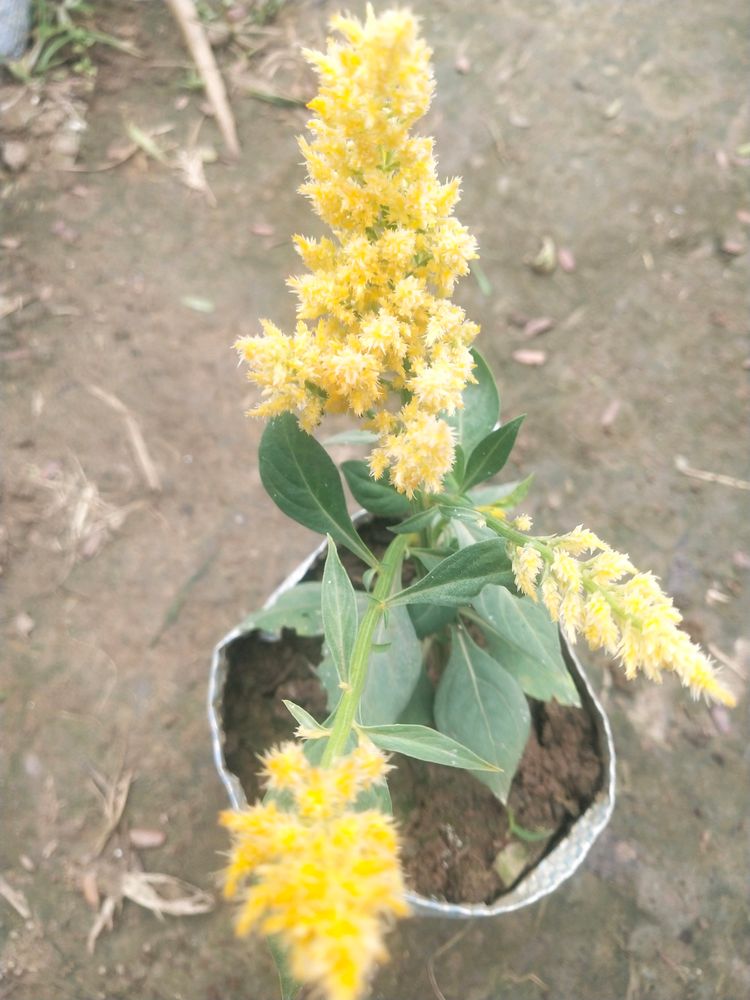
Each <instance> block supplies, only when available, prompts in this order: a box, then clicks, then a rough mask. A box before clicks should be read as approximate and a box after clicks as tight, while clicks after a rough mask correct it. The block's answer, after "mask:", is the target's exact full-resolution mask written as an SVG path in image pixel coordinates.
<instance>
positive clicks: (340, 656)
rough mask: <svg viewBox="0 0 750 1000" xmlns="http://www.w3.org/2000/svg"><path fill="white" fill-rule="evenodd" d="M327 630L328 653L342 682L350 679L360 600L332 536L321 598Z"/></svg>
mask: <svg viewBox="0 0 750 1000" xmlns="http://www.w3.org/2000/svg"><path fill="white" fill-rule="evenodd" d="M321 610H322V613H323V628H324V631H325V637H326V646H327V647H328V652H329V654H330V656H331V657H332V659H333V662H334V664H335V666H336V670H337V672H338V675H339V678H340V680H346V679H347V677H348V676H349V661H350V660H351V658H352V650H353V649H354V641H355V639H356V638H357V625H358V616H357V598H356V596H355V593H354V587H353V586H352V582H351V580H350V579H349V577H348V575H347V572H346V570H345V569H344V567H343V566H342V565H341V560H340V559H339V554H338V552H337V551H336V543H335V542H334V540H333V539H332V538H331V536H330V535H329V536H328V555H327V556H326V564H325V567H324V568H323V592H322V597H321Z"/></svg>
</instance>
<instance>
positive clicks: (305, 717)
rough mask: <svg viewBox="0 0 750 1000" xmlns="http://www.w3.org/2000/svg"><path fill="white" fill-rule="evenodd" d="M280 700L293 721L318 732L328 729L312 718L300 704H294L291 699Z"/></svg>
mask: <svg viewBox="0 0 750 1000" xmlns="http://www.w3.org/2000/svg"><path fill="white" fill-rule="evenodd" d="M282 701H283V702H284V706H285V708H286V710H287V711H288V712H289V714H290V715H291V716H292V718H293V719H294V721H295V722H296V723H297V724H298V725H300V726H302V727H303V728H304V729H311V730H314V731H315V732H319V733H325V732H327V731H328V730H327V729H326V728H325V726H321V724H320V723H319V722H318V720H317V719H314V718H313V717H312V715H310V713H309V712H308V711H307V710H306V709H304V708H302V706H301V705H295V704H294V702H293V701H288V700H287V699H286V698H283V699H282Z"/></svg>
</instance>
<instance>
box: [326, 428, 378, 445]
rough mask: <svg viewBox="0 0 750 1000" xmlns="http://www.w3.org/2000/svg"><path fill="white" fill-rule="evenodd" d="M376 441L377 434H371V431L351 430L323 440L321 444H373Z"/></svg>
mask: <svg viewBox="0 0 750 1000" xmlns="http://www.w3.org/2000/svg"><path fill="white" fill-rule="evenodd" d="M377 440H378V436H377V434H373V432H372V431H359V430H351V431H341V432H340V433H339V434H332V435H331V436H330V437H327V438H324V439H323V444H324V445H329V444H375V442H376V441H377Z"/></svg>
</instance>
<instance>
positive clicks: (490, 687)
mask: <svg viewBox="0 0 750 1000" xmlns="http://www.w3.org/2000/svg"><path fill="white" fill-rule="evenodd" d="M464 551H469V550H467V549H465V550H464ZM435 722H436V724H437V728H438V729H439V730H440V732H442V733H445V735H446V736H451V737H452V738H453V739H454V740H458V741H459V742H460V743H463V744H464V745H465V746H467V747H468V748H469V749H470V750H473V751H474V753H476V754H478V755H479V756H480V757H482V759H483V760H487V761H490V762H491V763H492V764H495V765H497V767H499V768H501V772H500V773H498V772H494V773H488V772H486V771H475V772H474V773H475V775H476V777H477V778H479V780H480V781H483V782H484V784H485V785H487V786H488V787H489V788H490V789H491V790H492V792H493V793H494V794H495V795H496V796H497V797H498V798H499V799H500V801H501V802H503V803H504V802H506V801H507V799H508V794H509V792H510V785H511V782H512V781H513V776H514V774H515V773H516V768H517V767H518V762H519V761H520V759H521V755H522V754H523V750H524V747H525V746H526V741H527V739H528V737H529V730H530V725H531V720H530V715H529V706H528V703H527V701H526V698H525V696H524V693H523V691H522V690H521V688H520V687H519V686H518V684H517V683H516V682H515V681H514V680H513V678H512V677H511V676H510V674H508V673H506V671H505V670H503V669H502V667H499V666H498V665H497V663H495V661H494V660H493V659H492V658H491V657H490V656H489V654H488V653H486V652H485V651H484V650H483V649H480V648H479V646H477V645H476V643H474V642H473V641H472V639H471V638H470V637H469V636H468V635H467V633H466V632H465V631H463V630H462V629H455V630H454V632H453V644H452V647H451V655H450V658H449V660H448V665H447V666H446V668H445V672H444V673H443V676H442V677H441V678H440V683H439V684H438V688H437V692H436V694H435Z"/></svg>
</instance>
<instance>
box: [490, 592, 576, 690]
mask: <svg viewBox="0 0 750 1000" xmlns="http://www.w3.org/2000/svg"><path fill="white" fill-rule="evenodd" d="M472 607H473V608H474V610H475V611H476V613H477V615H478V616H479V619H478V624H479V627H480V628H481V629H482V632H483V633H484V636H485V638H486V639H487V651H488V653H490V654H491V656H492V657H493V659H494V660H496V661H497V663H499V664H500V666H501V667H503V669H504V670H507V671H508V673H509V674H511V675H512V676H513V677H514V678H515V679H516V681H518V683H519V685H520V686H521V688H522V689H523V690H524V691H525V692H526V694H528V695H530V696H531V697H532V698H538V699H539V700H540V701H550V700H551V699H552V698H554V699H556V700H557V701H559V702H560V704H561V705H580V704H581V699H580V697H579V694H578V690H577V689H576V686H575V684H574V683H573V678H572V677H571V676H570V673H569V671H568V668H567V667H566V665H565V660H564V659H563V656H562V650H561V649H560V635H559V632H558V630H557V626H556V625H555V624H554V623H553V622H552V621H550V617H549V615H548V614H547V612H546V611H545V609H544V608H543V607H541V606H540V605H538V604H534V602H533V601H532V600H530V599H529V598H528V597H514V596H513V595H512V594H511V593H509V592H508V591H507V590H506V589H505V588H504V587H485V589H484V590H483V591H482V593H481V594H479V596H478V597H475V598H474V600H473V601H472Z"/></svg>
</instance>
